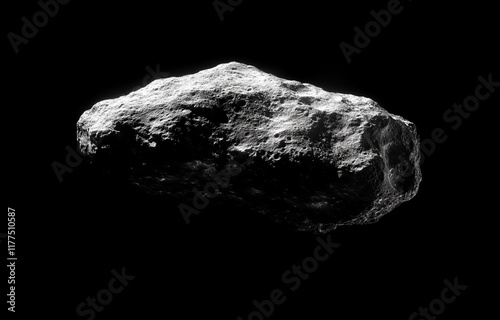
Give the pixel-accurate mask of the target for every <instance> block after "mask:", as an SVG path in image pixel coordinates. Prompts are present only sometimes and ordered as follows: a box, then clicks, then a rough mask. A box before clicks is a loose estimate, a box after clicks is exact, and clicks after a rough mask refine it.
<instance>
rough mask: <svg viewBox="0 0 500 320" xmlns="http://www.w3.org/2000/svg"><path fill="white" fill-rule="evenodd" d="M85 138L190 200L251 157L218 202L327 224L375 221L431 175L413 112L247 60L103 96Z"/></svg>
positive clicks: (310, 226) (112, 162)
mask: <svg viewBox="0 0 500 320" xmlns="http://www.w3.org/2000/svg"><path fill="white" fill-rule="evenodd" d="M77 139H78V143H79V147H80V150H81V151H82V152H83V153H84V154H87V155H88V156H89V157H91V158H92V161H93V162H94V164H95V165H96V166H98V167H101V168H104V169H105V170H107V171H113V172H116V173H117V174H119V175H120V176H123V177H126V178H127V179H128V180H130V181H131V182H132V183H134V184H137V185H139V186H140V187H142V188H144V189H145V190H147V191H148V192H151V193H155V194H163V195H167V196H171V197H177V198H179V199H181V201H189V202H186V203H187V204H189V205H191V202H190V201H191V199H193V188H198V189H199V190H203V187H204V186H205V185H206V184H207V182H210V181H213V180H212V178H211V177H210V174H213V173H214V172H217V171H220V170H221V169H223V168H224V167H225V166H226V165H227V164H228V163H229V162H230V161H232V160H234V161H237V162H239V163H242V162H244V161H245V160H247V159H248V158H252V159H253V161H252V162H251V163H247V164H246V165H244V167H243V168H242V170H241V172H239V174H237V175H235V176H233V177H231V179H230V183H229V185H228V186H226V187H225V188H222V187H221V188H220V190H219V194H218V196H217V203H218V205H223V206H224V205H225V206H226V207H227V209H228V210H231V208H233V207H235V208H238V207H244V208H246V209H248V210H251V211H255V212H258V213H261V214H264V215H266V216H268V217H270V218H272V219H273V220H275V221H278V222H280V223H283V224H285V225H286V226H287V227H289V228H292V229H295V230H310V231H313V232H318V233H321V232H328V231H330V230H332V229H334V228H336V227H337V226H339V225H352V224H367V223H373V222H376V221H377V220H378V219H379V218H380V217H382V216H383V215H384V214H386V213H388V212H389V211H391V210H392V209H394V208H395V207H396V206H398V205H399V204H401V203H402V202H404V201H407V200H410V199H411V198H412V197H413V196H414V195H415V194H416V193H417V190H418V186H419V183H420V180H421V173H420V168H419V160H420V159H419V156H420V153H419V141H418V136H417V133H416V128H415V125H414V124H413V123H411V122H409V121H407V120H405V119H403V118H401V117H400V116H397V115H393V114H390V113H388V112H387V111H386V110H384V109H383V108H381V107H380V106H379V105H378V104H377V103H376V102H374V101H373V100H371V99H369V98H365V97H359V96H354V95H349V94H341V93H331V92H326V91H324V90H323V89H321V88H318V87H315V86H313V85H310V84H307V83H300V82H297V81H290V80H285V79H281V78H278V77H275V76H273V75H271V74H268V73H265V72H263V71H261V70H259V69H257V68H255V67H252V66H248V65H245V64H241V63H236V62H231V63H227V64H221V65H219V66H216V67H215V68H212V69H207V70H203V71H201V72H198V73H196V74H192V75H186V76H183V77H171V78H167V79H159V80H156V81H154V82H152V83H151V84H149V85H148V86H146V87H144V88H142V89H140V90H138V91H135V92H132V93H130V94H128V95H126V96H122V97H119V98H116V99H112V100H104V101H101V102H98V103H97V104H95V105H94V106H93V107H92V108H91V109H90V110H87V111H85V112H84V113H83V114H82V116H81V117H80V119H79V121H78V123H77ZM235 214H237V211H235Z"/></svg>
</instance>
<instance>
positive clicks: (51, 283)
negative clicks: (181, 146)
mask: <svg viewBox="0 0 500 320" xmlns="http://www.w3.org/2000/svg"><path fill="white" fill-rule="evenodd" d="M401 3H402V5H403V7H404V9H403V11H402V12H401V13H400V14H398V15H395V16H393V17H392V21H391V22H390V24H389V25H388V26H387V27H386V28H383V29H382V30H381V32H380V34H379V35H378V36H376V37H375V38H373V39H372V41H371V43H370V44H369V46H368V47H366V48H364V49H362V52H361V53H360V54H355V55H353V56H352V62H351V63H350V64H348V63H347V62H346V59H345V58H344V56H343V54H342V52H341V50H340V48H339V44H340V43H341V42H342V41H346V42H348V43H350V44H353V37H354V31H353V28H354V27H355V26H359V27H360V28H363V27H364V25H365V24H366V23H367V22H369V21H371V20H372V17H371V16H370V14H369V12H370V10H377V11H378V10H381V9H385V8H386V7H387V1H364V2H361V1H337V2H334V3H328V4H327V2H326V1H323V2H320V1H307V2H306V1H273V2H272V4H270V1H257V0H253V1H252V0H245V1H244V2H243V3H242V4H241V5H239V6H237V7H236V8H235V9H234V11H232V12H226V13H225V20H224V21H223V22H221V21H220V20H219V18H218V16H217V13H216V12H215V10H214V8H213V6H212V1H211V0H207V1H198V2H192V1H185V2H182V3H181V2H180V1H177V2H173V3H169V2H166V1H165V2H161V3H159V2H152V1H141V2H126V3H125V2H124V1H121V2H115V3H112V2H106V4H104V3H103V2H101V1H71V2H70V3H69V4H66V5H62V6H61V7H60V10H59V13H58V14H57V15H56V16H55V17H53V18H51V19H50V21H49V23H48V24H47V25H46V26H45V27H43V28H40V30H39V32H38V34H37V35H36V37H34V38H33V39H31V40H29V43H28V44H22V45H21V46H20V47H19V49H20V52H19V53H18V54H15V53H14V51H13V50H12V47H11V46H10V43H9V41H8V39H7V37H6V36H5V37H4V41H3V48H2V49H3V52H4V57H5V58H4V59H3V60H4V70H6V71H5V74H4V86H3V87H4V88H5V93H4V96H6V97H7V100H6V101H5V103H4V104H3V110H4V124H5V125H4V135H3V136H4V141H5V145H6V149H4V150H5V151H4V159H5V161H6V164H5V169H4V170H5V171H4V172H6V175H7V180H6V184H5V185H6V188H7V190H8V191H7V200H6V202H7V205H8V206H9V207H13V208H15V209H16V214H17V237H16V238H17V256H18V259H19V260H18V262H17V270H16V275H17V283H16V284H17V287H16V292H17V293H16V295H17V296H16V297H17V305H16V307H17V308H16V310H17V312H16V314H15V316H16V317H17V318H20V319H21V318H23V319H24V318H26V317H27V315H37V316H40V317H42V316H43V317H45V316H47V317H48V318H50V319H86V317H80V316H78V315H77V313H76V307H77V306H78V305H79V304H80V303H81V302H83V301H84V300H85V299H86V297H88V296H91V297H95V296H96V295H97V292H98V291H99V290H101V289H104V288H105V287H106V286H107V283H108V281H109V279H111V277H112V275H111V273H110V271H111V270H113V269H116V270H121V269H122V268H123V267H125V268H126V270H127V273H128V274H132V275H135V276H136V278H135V279H134V280H133V281H131V282H130V285H129V286H128V287H126V288H125V290H124V291H123V292H122V293H120V294H117V295H115V296H114V298H113V301H112V302H111V303H110V304H109V305H108V306H106V307H105V309H104V311H103V312H101V313H98V314H97V315H96V319H121V318H125V317H133V316H135V317H139V318H140V319H143V318H144V319H147V318H148V317H156V318H160V317H161V318H167V319H168V318H175V319H199V318H201V317H203V318H217V319H236V317H237V316H242V317H243V318H244V319H246V316H247V314H248V313H250V312H251V311H253V310H254V307H253V305H252V301H253V300H254V299H255V300H259V301H261V300H263V299H268V298H269V293H270V292H271V291H272V290H273V289H277V288H279V289H282V290H284V291H285V292H286V296H287V300H286V302H285V303H283V304H282V305H280V306H278V307H277V308H276V310H275V312H274V314H273V315H272V316H271V318H273V319H368V318H370V319H372V318H374V319H379V318H381V319H408V317H409V316H410V315H411V314H412V313H413V312H414V311H417V310H418V308H419V307H420V306H428V304H429V303H430V302H431V301H432V300H433V299H435V298H439V296H440V293H441V290H442V289H443V288H444V287H445V285H444V284H443V280H444V279H449V280H450V281H452V280H453V278H455V277H458V280H459V283H461V284H465V285H467V286H468V288H467V289H466V290H465V291H464V293H463V294H462V295H461V296H460V297H458V298H457V300H456V301H455V302H454V303H452V304H449V305H447V306H446V309H445V311H444V313H443V314H442V315H440V316H439V319H481V318H486V316H491V315H493V314H494V311H495V309H496V307H495V305H494V302H496V301H497V299H498V291H497V289H495V288H497V286H496V285H494V284H493V283H494V282H495V281H496V279H497V273H493V272H491V271H492V270H493V269H494V268H493V264H494V262H493V261H494V255H495V254H498V249H497V247H496V246H495V245H494V240H498V237H496V232H497V231H496V230H497V227H495V222H494V219H495V218H494V217H495V216H496V215H497V213H495V211H498V210H497V209H496V210H495V207H494V206H492V205H493V204H494V203H495V202H496V201H497V199H496V198H495V197H496V194H497V192H496V191H497V183H496V178H495V176H496V174H497V170H496V169H495V167H496V163H497V160H496V156H495V155H494V152H495V149H496V145H497V144H498V142H497V141H496V139H493V138H494V137H495V138H496V137H497V136H496V135H493V132H492V131H493V130H492V128H493V127H495V125H497V122H498V121H497V120H496V119H495V117H494V116H493V112H494V110H495V109H496V108H498V94H499V93H498V92H496V93H494V94H493V95H492V96H491V98H490V99H488V100H486V101H484V102H481V105H480V107H479V109H478V110H477V111H475V112H473V113H472V114H471V116H470V117H469V118H468V119H466V120H464V122H463V124H462V125H461V126H460V127H459V128H458V129H457V130H452V129H451V128H450V124H449V123H445V122H444V121H443V113H444V112H445V111H446V110H447V109H449V108H451V107H452V106H453V104H454V103H461V102H462V101H463V99H464V98H465V97H467V96H469V95H471V94H474V89H475V88H476V86H477V84H478V83H479V82H478V80H477V77H478V76H480V75H482V76H483V77H487V76H488V74H490V73H493V79H494V80H497V81H500V73H499V72H498V63H497V59H498V55H499V52H498V49H497V46H498V31H499V30H498V27H496V28H495V26H494V25H495V21H494V20H495V18H497V17H496V14H495V9H494V5H493V3H492V2H487V1H474V2H470V3H461V2H450V3H447V4H440V5H439V6H438V5H437V4H436V3H435V2H431V1H422V0H420V1H413V2H409V1H402V2H401ZM6 5H7V4H4V6H6ZM38 10H40V8H39V6H38V5H37V3H36V1H33V0H31V1H18V2H16V3H15V4H14V3H12V2H9V3H8V8H4V10H3V13H2V17H3V18H2V20H4V21H5V27H4V28H5V29H4V34H5V35H7V33H8V32H15V33H17V34H19V33H20V30H21V26H22V22H21V17H23V16H27V17H28V18H29V19H30V18H31V17H32V15H33V14H34V13H35V12H36V11H38ZM497 20H498V19H497ZM229 61H239V62H243V63H247V64H251V65H254V66H256V67H257V68H259V69H261V70H263V71H266V72H270V73H273V74H275V75H277V76H279V77H282V78H287V79H293V80H298V81H301V82H307V83H311V84H314V85H317V86H319V87H321V88H323V89H325V90H328V91H335V92H345V93H352V94H357V95H363V96H367V97H370V98H373V99H374V100H376V101H378V102H379V103H380V104H381V105H382V106H383V107H384V108H385V109H386V110H388V111H389V112H391V113H394V114H398V115H401V116H403V117H404V118H406V119H408V120H410V121H412V122H414V123H415V124H416V125H417V128H418V132H419V134H420V136H421V138H422V139H427V138H430V137H431V133H432V131H433V130H434V129H435V128H443V129H444V130H445V131H446V134H447V136H448V138H447V140H446V141H445V142H444V143H441V144H437V145H436V149H435V152H433V153H432V155H430V156H428V157H426V159H425V161H424V162H423V164H422V171H423V181H422V183H421V185H420V191H419V193H418V194H417V196H416V197H415V198H414V199H413V200H411V201H410V202H407V203H404V204H403V205H401V206H400V207H398V208H397V209H395V210H394V211H393V212H391V213H390V214H388V215H387V216H386V217H384V218H383V219H382V220H380V222H378V223H377V224H374V225H369V226H358V227H350V228H340V229H337V230H336V231H334V232H332V233H331V237H332V239H333V240H334V241H336V242H338V243H341V246H340V248H339V249H338V250H337V251H336V252H335V253H334V254H333V255H332V256H331V257H330V258H329V259H328V260H327V261H325V262H322V263H320V265H319V268H318V269H317V271H316V272H314V273H313V274H312V275H311V276H310V278H309V279H307V280H306V281H303V282H302V284H301V286H300V288H299V289H298V290H297V291H295V292H293V293H290V291H289V290H288V289H289V287H290V286H289V285H285V284H283V283H282V282H281V276H282V274H283V273H284V272H285V271H286V270H287V269H289V268H290V267H291V266H292V265H293V264H300V263H301V262H302V260H303V259H304V258H305V257H307V256H310V255H312V253H313V250H314V248H315V247H316V245H317V242H316V236H315V235H312V234H308V233H296V232H291V231H288V230H285V229H283V228H282V227H280V226H278V225H275V224H274V223H271V222H269V221H267V220H266V219H264V218H262V217H256V216H254V215H251V214H249V213H246V212H242V211H234V210H231V208H219V207H217V206H215V205H210V206H209V207H208V208H207V209H205V210H203V211H202V213H201V214H200V215H199V216H196V217H194V218H193V222H192V223H191V224H190V225H189V226H186V225H185V223H184V221H183V219H182V216H181V215H180V213H179V211H178V209H177V204H178V203H173V202H168V201H165V200H162V199H158V198H154V197H151V196H148V195H147V194H144V193H142V192H141V191H139V190H136V189H134V188H133V187H131V186H128V185H125V184H123V183H120V182H119V181H115V180H113V179H112V178H109V177H104V176H101V175H99V174H97V173H96V172H94V171H93V170H91V168H90V167H89V166H88V165H86V164H82V165H80V166H78V167H77V168H75V170H74V172H72V173H69V174H65V175H64V181H63V182H62V183H60V182H59V181H58V179H57V177H56V175H55V174H54V171H53V169H52V167H51V164H52V163H53V161H58V162H61V163H64V162H65V156H66V150H65V147H66V146H67V145H69V146H71V147H72V148H74V149H76V128H75V124H76V122H77V120H78V118H79V116H80V115H81V113H82V112H83V111H84V110H86V109H88V108H90V107H91V106H92V105H93V104H94V103H96V102H98V101H100V100H103V99H108V98H115V97H118V96H120V95H123V94H127V93H128V92H130V91H131V90H132V88H134V87H136V86H141V85H142V84H143V80H142V79H143V78H144V76H146V75H147V71H146V70H145V68H146V66H150V67H151V68H152V69H155V66H156V65H159V66H160V69H161V71H162V72H168V73H169V74H170V75H171V76H182V75H185V74H189V73H194V72H197V71H200V70H202V69H206V68H210V67H213V66H216V65H217V64H219V63H224V62H229ZM495 111H496V110H495ZM1 220H2V219H0V221H1ZM6 224H7V222H6V219H5V225H6ZM4 228H5V227H4V226H2V227H1V229H0V230H2V231H3V230H4ZM1 246H2V248H3V249H2V251H3V252H6V250H5V242H2V244H1ZM2 256H4V253H2ZM2 264H3V263H2ZM2 274H5V275H6V277H7V270H5V272H4V273H2ZM0 281H1V282H2V283H3V284H2V289H4V288H6V287H7V285H6V283H5V282H6V280H0ZM2 292H4V291H2ZM2 296H3V297H5V295H4V294H3V295H2ZM4 299H5V298H4ZM2 305H3V307H2V309H7V307H8V305H7V304H6V303H2ZM2 311H3V310H2ZM8 315H9V316H12V314H10V313H9V314H8Z"/></svg>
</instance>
